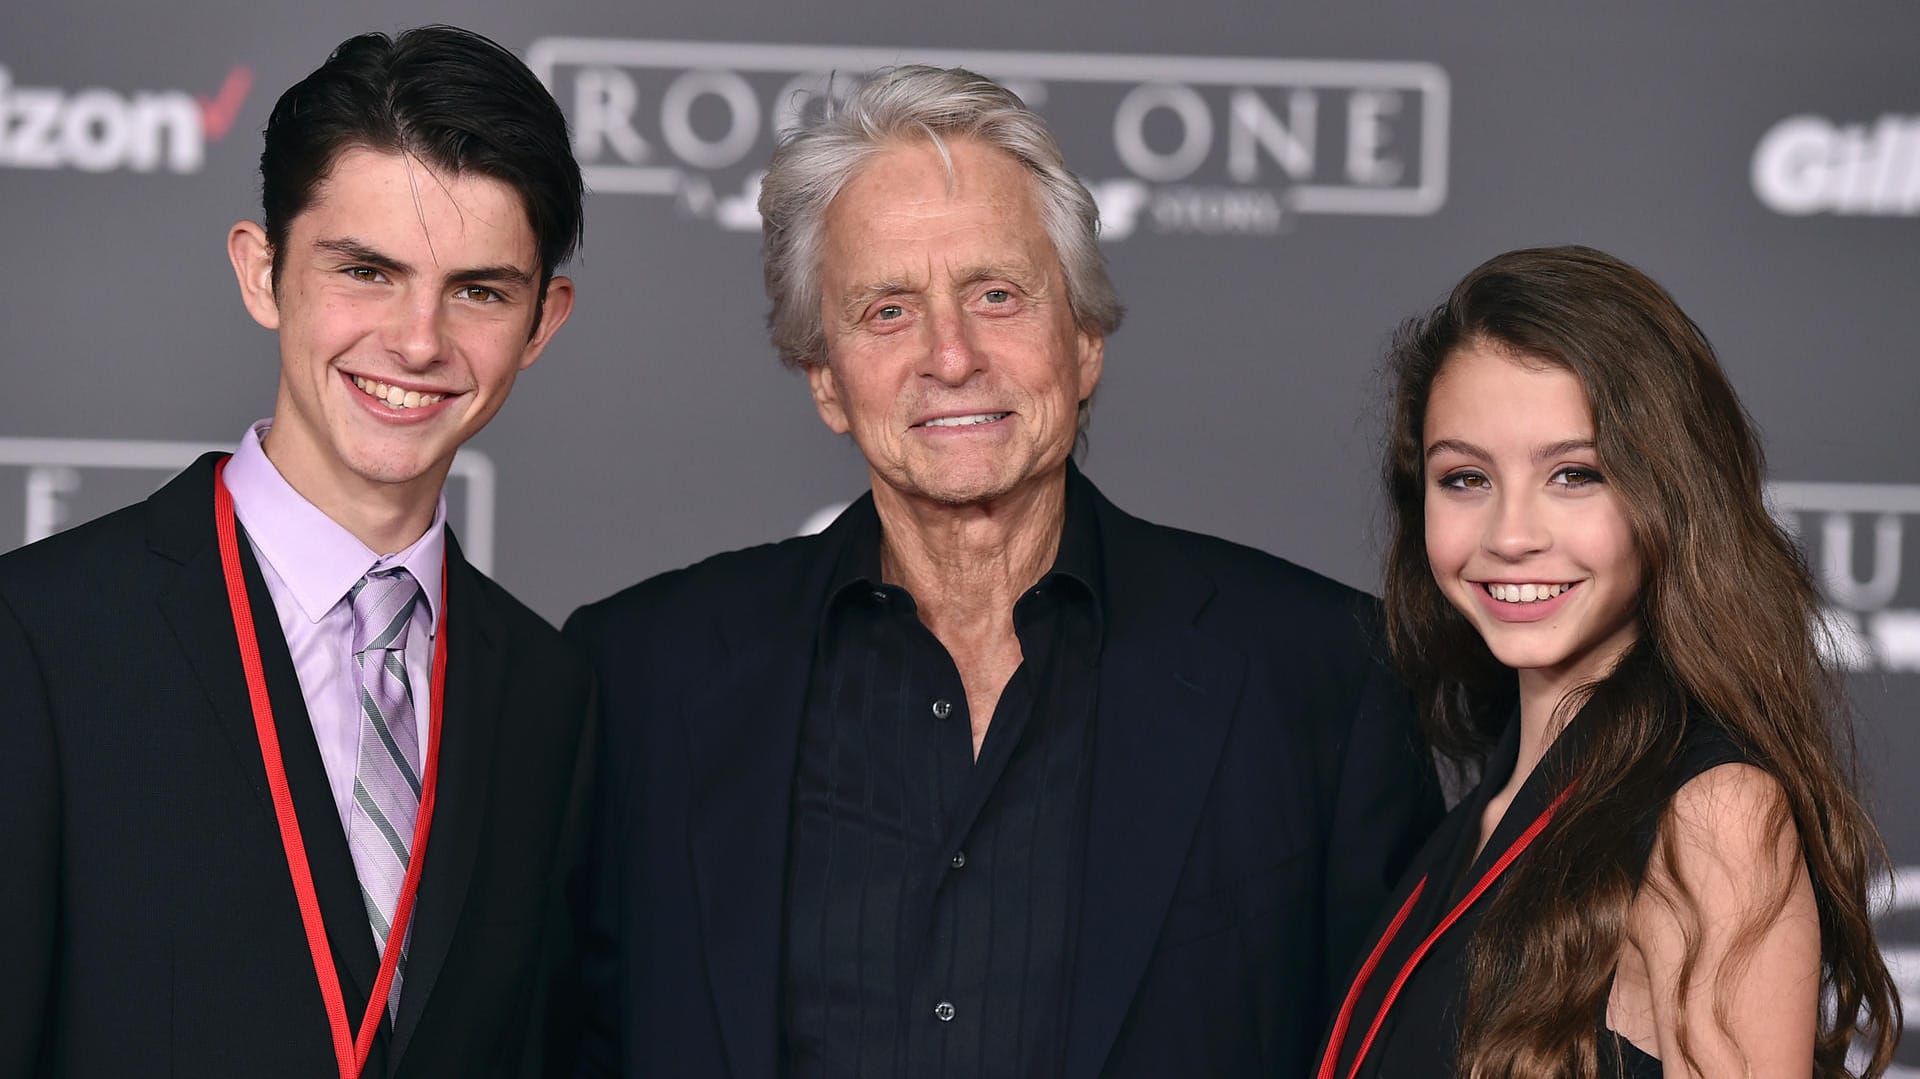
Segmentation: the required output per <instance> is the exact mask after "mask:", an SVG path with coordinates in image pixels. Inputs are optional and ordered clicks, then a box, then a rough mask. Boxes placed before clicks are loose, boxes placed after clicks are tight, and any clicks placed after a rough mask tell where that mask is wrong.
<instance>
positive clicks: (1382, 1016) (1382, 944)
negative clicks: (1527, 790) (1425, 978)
mask: <svg viewBox="0 0 1920 1079" xmlns="http://www.w3.org/2000/svg"><path fill="white" fill-rule="evenodd" d="M1572 793H1573V787H1572V786H1571V785H1569V786H1568V787H1567V789H1566V790H1563V791H1561V792H1560V794H1559V796H1558V797H1556V798H1555V799H1554V800H1553V802H1552V803H1551V804H1550V805H1548V806H1547V808H1546V810H1545V811H1544V812H1542V813H1541V814H1540V815H1539V816H1538V817H1536V818H1534V821H1533V823H1532V824H1529V825H1527V830H1526V831H1524V832H1521V833H1520V836H1519V838H1517V839H1515V840H1514V841H1513V844H1512V845H1511V846H1509V847H1508V848H1507V849H1506V850H1505V851H1503V852H1502V853H1501V855H1500V857H1499V858H1498V859H1496V860H1495V861H1494V863H1493V864H1492V865H1491V866H1488V867H1487V871H1486V872H1485V873H1484V874H1482V875H1481V877H1480V879H1479V881H1477V882H1476V883H1475V884H1474V886H1473V888H1472V889H1471V890H1470V891H1468V892H1467V894H1466V895H1464V896H1462V897H1460V902H1458V903H1455V904H1454V906H1453V909H1452V910H1450V911H1448V912H1447V916H1446V917H1444V918H1442V919H1440V924H1439V925H1437V926H1435V927H1434V928H1433V932H1431V933H1428V934H1427V937H1426V939H1425V940H1422V941H1421V942H1420V945H1419V947H1416V948H1415V949H1414V950H1413V954H1412V955H1409V956H1408V957H1407V961H1406V962H1405V963H1402V964H1401V965H1400V972H1399V974H1397V975H1395V977H1394V979H1393V984H1392V985H1390V986H1388V987H1387V995H1386V996H1385V997H1383V998H1382V999H1381V1001H1380V1010H1379V1011H1378V1012H1375V1013H1374V1016H1373V1022H1372V1023H1370V1024H1368V1026H1367V1036H1366V1037H1365V1038H1363V1039H1361V1041H1360V1051H1359V1052H1357V1053H1355V1054H1354V1055H1353V1066H1352V1067H1350V1068H1348V1069H1347V1079H1354V1077H1355V1076H1357V1075H1359V1074H1360V1062H1361V1061H1363V1060H1365V1059H1367V1051H1368V1050H1369V1049H1372V1048H1373V1039H1374V1037H1375V1036H1377V1035H1378V1034H1379V1033H1380V1024H1381V1023H1383V1022H1385V1021H1386V1018H1387V1012H1389V1011H1391V1010H1392V1009H1393V1002H1394V1001H1395V1000H1397V999H1398V998H1399V996H1400V990H1401V989H1402V988H1404V987H1405V986H1406V984H1407V979H1408V978H1411V977H1413V972H1414V969H1415V968H1416V967H1418V966H1419V965H1420V961H1421V960H1423V959H1425V958H1426V957H1427V952H1428V951H1430V950H1432V948H1433V945H1434V943H1435V942H1436V941H1438V940H1439V939H1440V938H1441V937H1443V936H1445V935H1446V932H1447V930H1449V929H1451V928H1453V923H1455V922H1457V921H1459V920H1460V916H1461V915H1462V914H1465V913H1466V912H1467V908H1469V907H1471V906H1473V904H1474V903H1475V902H1477V901H1478V900H1479V899H1480V897H1481V896H1482V895H1484V894H1486V891H1487V889H1488V888H1490V887H1492V886H1493V882H1494V881H1495V880H1497V879H1499V877H1500V874H1502V873H1505V872H1506V871H1507V867H1508V866H1511V865H1512V864H1513V863H1514V861H1515V860H1516V859H1518V858H1519V857H1520V854H1521V852H1522V851H1524V850H1526V849H1527V848H1528V847H1529V846H1532V845H1533V841H1534V840H1536V839H1538V838H1540V833H1541V832H1543V831H1545V830H1546V828H1547V823H1548V822H1549V821H1551V820H1552V819H1553V814H1554V811H1555V810H1557V809H1559V808H1560V803H1562V802H1564V801H1566V800H1567V795H1569V794H1572ZM1427 880H1428V878H1427V877H1422V878H1420V883H1419V884H1417V885H1415V886H1414V889H1413V894H1412V895H1409V896H1407V899H1406V902H1404V903H1402V904H1401V905H1400V911H1399V913H1397V914H1395V915H1394V916H1393V920H1392V921H1391V922H1389V923H1387V929H1386V932H1385V933H1383V934H1382V935H1381V937H1380V941H1379V943H1377V944H1375V945H1374V946H1373V951H1372V952H1370V953H1368V955H1367V961H1366V962H1365V963H1364V964H1362V965H1361V967H1360V972H1359V973H1358V974H1357V975H1355V976H1354V979H1353V985H1352V987H1351V988H1349V989H1348V990H1347V999H1346V1001H1345V1002H1344V1003H1343V1004H1341V1005H1340V1014H1339V1017H1338V1018H1336V1019H1335V1020H1334V1023H1333V1033H1332V1034H1330V1035H1328V1037H1327V1051H1326V1052H1325V1053H1324V1054H1322V1055H1321V1057H1320V1070H1319V1072H1318V1073H1317V1079H1334V1073H1335V1070H1336V1069H1337V1068H1338V1067H1339V1060H1340V1047H1341V1045H1342V1043H1344V1042H1345V1041H1346V1039H1347V1027H1348V1025H1349V1024H1350V1023H1351V1022H1352V1020H1353V1009H1354V1006H1355V1005H1356V1004H1358V1003H1359V1000H1360V994H1361V992H1362V991H1363V990H1365V989H1366V986H1367V982H1368V981H1369V980H1370V979H1371V978H1372V977H1373V974H1374V968H1376V967H1378V966H1379V965H1380V958H1381V956H1383V955H1385V954H1386V951H1387V945H1389V944H1391V943H1392V942H1393V938H1394V937H1395V936H1396V935H1398V934H1399V932H1400V929H1401V927H1402V926H1404V925H1406V922H1407V916H1408V915H1410V914H1412V913H1413V905H1414V903H1415V902H1416V901H1417V900H1418V899H1419V898H1420V893H1421V892H1424V891H1426V890H1427Z"/></svg>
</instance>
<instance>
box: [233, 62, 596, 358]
mask: <svg viewBox="0 0 1920 1079" xmlns="http://www.w3.org/2000/svg"><path fill="white" fill-rule="evenodd" d="M354 148H365V149H369V150H376V151H379V152H382V153H404V154H409V155H412V156H414V157H418V158H420V159H421V160H423V161H425V162H427V163H428V164H430V165H432V166H433V167H434V168H436V169H440V170H443V171H445V172H448V173H453V174H457V175H464V174H471V175H475V176H486V177H490V178H492V179H495V180H499V181H500V182H501V183H504V184H506V185H507V186H508V187H510V188H512V189H513V190H514V192H515V193H516V194H518V195H519V196H520V200H521V203H522V204H523V205H524V207H525V209H526V213H527V222H528V224H529V225H531V226H532V228H533V236H534V243H535V244H536V246H537V247H538V248H539V252H540V291H539V292H538V293H537V296H538V301H537V303H536V308H535V310H536V312H537V311H538V310H539V306H538V305H539V304H544V303H545V300H546V286H547V282H549V281H551V280H553V275H554V273H555V272H556V271H557V270H558V269H559V268H560V266H561V264H562V263H564V262H566V261H567V259H568V258H569V257H570V256H572V254H573V252H574V249H575V248H576V247H577V246H578V245H579V243H580V231H581V209H580V205H581V199H582V196H583V191H584V188H583V187H582V185H581V179H580V166H579V165H578V164H577V163H576V162H575V161H574V158H573V147H572V145H571V144H570V143H569V142H568V141H567V118H566V116H565V115H563V114H562V113H561V111H560V106H559V105H558V104H556V103H555V102H554V100H553V95H552V94H549V93H547V90H546V87H544V86H542V85H541V84H540V80H539V79H538V78H536V77H535V76H534V74H533V72H531V71H529V70H527V65H526V64H524V63H521V62H520V59H519V57H516V56H514V55H513V54H512V53H511V52H508V51H507V50H506V49H505V48H504V47H502V46H501V45H499V44H497V43H495V42H493V41H491V40H489V39H487V38H485V37H482V36H480V35H479V34H476V33H473V32H472V31H469V30H462V29H460V28H458V27H454V26H422V27H417V28H415V29H412V30H408V31H405V32H404V33H402V34H400V35H399V36H398V37H394V38H389V37H388V36H387V35H385V34H360V35H358V36H356V37H351V38H348V39H347V40H345V41H343V42H341V43H340V46H339V48H336V49H334V50H333V53H332V55H330V56H328V57H327V62H326V63H324V64H322V65H320V67H319V69H317V70H316V71H314V72H313V73H312V74H310V75H308V76H307V77H306V78H304V79H301V80H300V81H299V82H297V83H295V84H293V86H291V87H289V88H288V89H287V92H286V93H284V94H281V95H280V100H279V101H277V102H275V104H274V106H273V113H272V115H271V116H269V117H268V119H267V128H266V132H265V138H264V146H263V148H262V150H261V152H260V202H261V209H262V215H263V223H264V225H265V227H266V231H267V242H268V244H270V245H271V246H272V248H273V280H274V284H275V285H276V286H277V285H278V284H279V282H280V267H281V260H282V256H283V252H284V251H285V248H286V240H287V229H288V228H289V226H290V225H291V224H292V222H293V219H294V218H296V217H299V216H300V214H301V213H303V212H304V211H305V210H306V209H307V207H308V206H309V205H310V204H311V203H312V202H313V199H314V196H315V195H316V193H317V192H318V190H319V187H320V184H321V183H322V182H323V181H325V180H326V179H327V176H328V173H329V172H330V170H331V169H332V168H333V163H334V162H335V161H336V160H337V159H338V158H339V156H340V155H341V154H342V153H344V152H345V151H347V150H350V149H354ZM534 327H535V328H536V329H537V328H538V327H539V318H538V316H537V314H536V317H535V319H534Z"/></svg>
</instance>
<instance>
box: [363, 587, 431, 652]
mask: <svg viewBox="0 0 1920 1079" xmlns="http://www.w3.org/2000/svg"><path fill="white" fill-rule="evenodd" d="M419 599H420V584H419V582H417V581H415V580H414V579H413V575H412V574H410V573H408V572H407V571H406V570H404V569H398V568H396V569H391V570H381V571H379V572H376V573H369V574H367V575H366V576H365V577H362V578H360V580H358V581H357V582H355V583H354V586H353V590H352V591H351V592H348V593H347V602H348V603H349V604H350V605H351V606H352V608H353V654H354V655H356V656H357V655H360V654H361V653H363V652H367V651H369V650H372V649H385V650H388V651H399V650H401V649H403V648H405V647H406V646H407V627H408V626H409V625H410V624H411V623H412V622H413V605H414V604H415V603H417V602H418V601H419Z"/></svg>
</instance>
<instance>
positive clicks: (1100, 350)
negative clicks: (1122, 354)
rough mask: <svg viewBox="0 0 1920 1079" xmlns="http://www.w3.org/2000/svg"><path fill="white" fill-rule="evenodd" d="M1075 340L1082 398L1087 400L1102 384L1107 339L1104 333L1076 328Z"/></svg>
mask: <svg viewBox="0 0 1920 1079" xmlns="http://www.w3.org/2000/svg"><path fill="white" fill-rule="evenodd" d="M1074 340H1075V342H1076V344H1077V346H1078V347H1077V349H1076V351H1077V352H1078V353H1079V368H1080V371H1079V374H1080V400H1082V401H1085V400H1086V399H1087V398H1089V397H1092V396H1093V390H1094V387H1096V386H1098V385H1100V372H1101V370H1102V369H1103V368H1104V367H1105V365H1106V362H1107V339H1106V337H1105V335H1102V334H1092V333H1088V332H1086V331H1085V330H1075V331H1074Z"/></svg>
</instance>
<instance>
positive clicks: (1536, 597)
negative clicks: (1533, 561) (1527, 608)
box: [1486, 584, 1572, 603]
mask: <svg viewBox="0 0 1920 1079" xmlns="http://www.w3.org/2000/svg"><path fill="white" fill-rule="evenodd" d="M1570 587H1572V586H1571V585H1564V584H1489V585H1487V586H1486V588H1487V594H1488V595H1490V596H1492V597H1493V598H1494V599H1497V600H1499V601H1500V602H1502V603H1539V602H1540V601H1542V600H1549V599H1552V598H1553V597H1555V596H1557V595H1559V594H1560V593H1562V592H1565V591H1566V590H1567V589H1568V588H1570Z"/></svg>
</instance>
